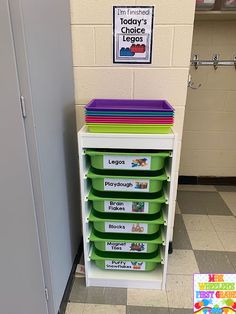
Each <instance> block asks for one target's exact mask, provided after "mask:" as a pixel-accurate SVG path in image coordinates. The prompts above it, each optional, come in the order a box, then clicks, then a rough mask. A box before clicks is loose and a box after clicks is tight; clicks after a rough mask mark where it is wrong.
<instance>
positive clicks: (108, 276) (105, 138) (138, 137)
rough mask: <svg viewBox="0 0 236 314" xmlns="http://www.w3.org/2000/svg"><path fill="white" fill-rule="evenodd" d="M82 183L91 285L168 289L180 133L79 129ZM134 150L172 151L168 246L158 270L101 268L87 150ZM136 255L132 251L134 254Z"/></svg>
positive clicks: (165, 233) (166, 228) (167, 207)
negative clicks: (95, 254)
mask: <svg viewBox="0 0 236 314" xmlns="http://www.w3.org/2000/svg"><path fill="white" fill-rule="evenodd" d="M78 145H79V162H80V184H81V202H82V204H81V205H82V206H81V208H82V221H83V239H84V261H85V273H86V285H87V286H100V287H124V288H144V289H164V288H165V283H166V273H167V264H168V250H169V243H171V242H172V236H173V223H174V215H175V203H176V190H177V179H178V178H177V156H178V152H177V150H178V145H177V135H176V134H174V133H171V134H118V133H116V134H115V133H113V134H112V133H89V132H88V130H87V127H86V126H84V127H83V128H82V129H81V130H80V131H79V132H78ZM88 148H90V149H126V150H127V149H130V150H131V149H132V150H142V151H143V150H169V151H171V152H172V154H171V157H170V162H169V165H168V169H166V172H167V174H168V177H169V178H170V180H169V182H168V184H167V187H166V189H165V195H166V198H167V199H168V201H167V202H166V204H165V208H164V212H163V214H164V218H165V226H164V228H163V237H164V244H165V245H164V246H163V247H162V250H161V257H162V263H161V264H160V265H158V267H157V268H156V269H155V270H154V271H150V272H141V271H140V272H135V271H134V272H132V271H114V270H103V269H99V268H98V267H97V266H96V265H95V263H94V262H93V261H91V259H90V256H91V251H92V245H91V243H90V241H89V236H90V233H91V227H90V224H89V221H88V217H89V214H90V208H89V207H90V206H89V201H88V194H89V192H90V189H91V184H90V182H89V180H88V178H87V176H86V174H87V173H88V170H89V167H90V162H89V159H88V156H86V154H85V149H88ZM131 254H132V253H131Z"/></svg>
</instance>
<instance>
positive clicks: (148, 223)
mask: <svg viewBox="0 0 236 314" xmlns="http://www.w3.org/2000/svg"><path fill="white" fill-rule="evenodd" d="M124 216H125V217H127V218H125V217H124ZM130 216H131V217H130ZM139 217H140V216H138V217H137V216H136V217H135V216H134V215H129V214H126V215H124V214H105V213H101V212H96V211H95V210H94V209H92V210H91V212H90V215H89V221H90V222H92V223H93V226H94V228H95V229H96V230H97V231H99V232H109V233H123V234H124V233H126V234H128V233H131V234H153V233H156V232H158V231H159V229H160V225H163V224H164V223H165V220H164V218H163V215H162V212H159V213H157V214H154V215H146V216H145V218H146V219H140V218H139Z"/></svg>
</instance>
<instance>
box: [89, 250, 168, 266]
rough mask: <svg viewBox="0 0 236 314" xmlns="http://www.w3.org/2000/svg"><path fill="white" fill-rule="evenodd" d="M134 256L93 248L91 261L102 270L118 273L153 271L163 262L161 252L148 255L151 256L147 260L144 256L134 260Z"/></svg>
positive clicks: (136, 257) (140, 255) (141, 255)
mask: <svg viewBox="0 0 236 314" xmlns="http://www.w3.org/2000/svg"><path fill="white" fill-rule="evenodd" d="M132 256H134V254H130V253H118V255H117V253H112V252H105V253H104V252H101V251H99V250H97V249H96V248H95V247H93V250H92V254H91V256H90V259H91V260H92V261H94V262H95V264H96V265H97V267H99V268H101V269H104V270H117V271H122V270H123V271H152V270H154V269H155V268H156V267H157V266H158V265H159V264H160V263H162V262H163V261H162V258H161V256H160V253H159V251H156V252H154V253H150V254H148V256H150V257H148V258H145V257H144V256H143V254H138V256H135V257H134V258H132Z"/></svg>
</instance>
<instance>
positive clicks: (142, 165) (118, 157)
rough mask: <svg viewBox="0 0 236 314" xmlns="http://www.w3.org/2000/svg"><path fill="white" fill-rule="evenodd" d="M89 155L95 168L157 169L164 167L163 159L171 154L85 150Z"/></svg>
mask: <svg viewBox="0 0 236 314" xmlns="http://www.w3.org/2000/svg"><path fill="white" fill-rule="evenodd" d="M85 154H86V155H88V156H90V158H91V165H92V167H93V168H95V169H113V170H136V171H137V170H152V171H157V170H160V169H162V168H163V167H164V164H165V159H166V158H167V157H170V156H171V153H170V152H157V153H145V152H138V153H136V152H109V151H94V150H89V149H86V150H85Z"/></svg>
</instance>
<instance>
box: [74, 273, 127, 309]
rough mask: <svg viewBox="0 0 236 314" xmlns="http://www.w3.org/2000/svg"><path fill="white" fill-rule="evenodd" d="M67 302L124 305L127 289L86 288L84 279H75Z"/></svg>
mask: <svg viewBox="0 0 236 314" xmlns="http://www.w3.org/2000/svg"><path fill="white" fill-rule="evenodd" d="M69 300H70V302H75V303H93V304H113V305H115V304H116V305H126V304H127V289H125V288H103V287H86V286H85V280H84V278H75V281H74V284H73V287H72V290H71V294H70V297H69Z"/></svg>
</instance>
